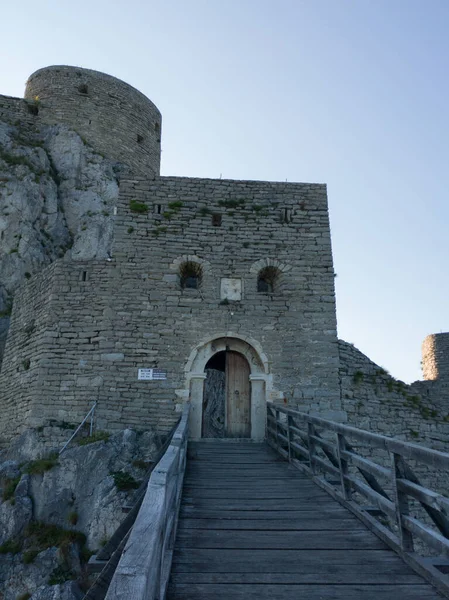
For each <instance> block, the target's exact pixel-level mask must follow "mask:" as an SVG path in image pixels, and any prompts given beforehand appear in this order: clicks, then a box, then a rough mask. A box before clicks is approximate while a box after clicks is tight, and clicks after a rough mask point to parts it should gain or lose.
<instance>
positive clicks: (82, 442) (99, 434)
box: [76, 431, 111, 446]
mask: <svg viewBox="0 0 449 600" xmlns="http://www.w3.org/2000/svg"><path fill="white" fill-rule="evenodd" d="M110 437H111V434H110V433H108V432H107V431H96V432H95V433H94V434H93V435H91V436H90V437H85V438H79V440H77V442H76V443H77V444H78V446H87V445H88V444H95V442H107V441H108V440H109V438H110Z"/></svg>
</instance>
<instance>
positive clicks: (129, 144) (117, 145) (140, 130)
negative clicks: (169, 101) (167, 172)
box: [25, 66, 161, 177]
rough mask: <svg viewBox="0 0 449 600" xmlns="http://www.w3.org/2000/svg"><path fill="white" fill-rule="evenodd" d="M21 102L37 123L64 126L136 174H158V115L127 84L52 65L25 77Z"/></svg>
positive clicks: (159, 126)
mask: <svg viewBox="0 0 449 600" xmlns="http://www.w3.org/2000/svg"><path fill="white" fill-rule="evenodd" d="M25 98H26V100H28V108H31V109H33V108H34V110H35V112H37V113H38V119H39V121H40V122H41V123H46V124H49V125H55V124H62V125H67V127H69V128H71V129H73V130H75V131H76V132H77V133H78V134H79V135H80V136H82V138H83V139H84V140H86V142H87V143H88V144H90V145H91V146H92V147H93V148H94V149H95V150H96V151H97V152H100V153H101V154H104V155H105V156H107V157H108V158H111V159H112V160H116V161H119V162H122V163H124V164H126V165H128V166H130V167H131V168H132V170H133V171H134V172H135V173H139V174H142V175H144V176H145V177H154V176H155V175H158V174H159V168H160V141H161V114H160V112H159V110H158V109H157V107H156V106H155V105H154V104H153V103H152V102H151V101H150V100H149V99H148V98H147V97H146V96H144V95H143V94H142V93H141V92H139V91H138V90H136V89H135V88H133V87H132V86H130V85H128V84H127V83H124V82H123V81H120V80H119V79H116V78H115V77H111V76H110V75H106V74H105V73H99V72H98V71H92V70H90V69H81V68H78V67H68V66H52V67H46V68H44V69H40V70H38V71H36V72H35V73H33V74H32V75H31V76H30V78H29V79H28V82H27V85H26V90H25Z"/></svg>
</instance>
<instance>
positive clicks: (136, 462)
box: [133, 460, 148, 471]
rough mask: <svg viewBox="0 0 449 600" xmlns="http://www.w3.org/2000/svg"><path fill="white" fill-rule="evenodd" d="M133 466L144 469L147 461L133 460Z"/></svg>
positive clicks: (146, 467)
mask: <svg viewBox="0 0 449 600" xmlns="http://www.w3.org/2000/svg"><path fill="white" fill-rule="evenodd" d="M133 467H136V469H142V470H144V471H146V470H147V469H148V463H147V462H145V461H144V460H134V461H133Z"/></svg>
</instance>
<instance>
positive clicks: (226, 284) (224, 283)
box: [220, 277, 242, 300]
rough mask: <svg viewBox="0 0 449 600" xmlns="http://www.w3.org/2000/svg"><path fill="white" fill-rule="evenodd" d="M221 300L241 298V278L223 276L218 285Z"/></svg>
mask: <svg viewBox="0 0 449 600" xmlns="http://www.w3.org/2000/svg"><path fill="white" fill-rule="evenodd" d="M220 299H221V300H241V299H242V280H241V279H230V278H226V277H223V278H222V280H221V286H220Z"/></svg>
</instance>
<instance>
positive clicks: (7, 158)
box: [0, 148, 36, 172]
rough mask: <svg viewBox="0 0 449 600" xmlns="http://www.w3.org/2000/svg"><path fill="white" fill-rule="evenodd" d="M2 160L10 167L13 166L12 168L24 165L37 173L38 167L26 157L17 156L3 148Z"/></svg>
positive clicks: (1, 151) (0, 153)
mask: <svg viewBox="0 0 449 600" xmlns="http://www.w3.org/2000/svg"><path fill="white" fill-rule="evenodd" d="M0 159H1V160H3V161H4V162H5V163H6V164H8V165H11V166H18V165H22V166H24V167H28V168H29V169H30V170H31V171H33V172H34V171H36V167H35V166H34V165H33V163H32V162H30V161H29V160H28V159H27V158H26V157H25V156H16V155H15V154H11V153H10V152H7V151H6V150H4V149H3V148H0Z"/></svg>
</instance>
